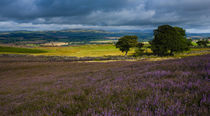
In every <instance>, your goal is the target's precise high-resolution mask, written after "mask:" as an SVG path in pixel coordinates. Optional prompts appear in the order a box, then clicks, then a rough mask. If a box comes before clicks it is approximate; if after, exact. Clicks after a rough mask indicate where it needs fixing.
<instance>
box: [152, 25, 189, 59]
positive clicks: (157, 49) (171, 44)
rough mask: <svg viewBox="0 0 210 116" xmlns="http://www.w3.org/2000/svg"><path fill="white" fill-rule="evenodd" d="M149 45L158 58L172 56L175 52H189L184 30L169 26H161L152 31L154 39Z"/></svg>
mask: <svg viewBox="0 0 210 116" xmlns="http://www.w3.org/2000/svg"><path fill="white" fill-rule="evenodd" d="M150 44H151V49H152V51H153V53H154V54H156V55H159V56H164V55H168V54H170V55H174V53H175V52H183V51H185V50H189V41H188V40H187V39H186V33H185V30H184V29H182V28H180V27H172V26H170V25H162V26H159V27H158V29H156V30H154V39H153V40H152V41H151V42H150Z"/></svg>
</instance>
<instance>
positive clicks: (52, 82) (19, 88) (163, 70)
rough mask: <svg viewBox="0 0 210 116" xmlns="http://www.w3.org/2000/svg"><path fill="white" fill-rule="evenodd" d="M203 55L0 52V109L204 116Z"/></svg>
mask: <svg viewBox="0 0 210 116" xmlns="http://www.w3.org/2000/svg"><path fill="white" fill-rule="evenodd" d="M2 59H3V60H2ZM5 59H7V60H8V62H5ZM23 59H25V57H23ZM209 60H210V55H206V56H196V57H189V58H185V59H176V60H169V61H157V62H125V61H121V62H108V63H77V62H19V61H17V62H9V59H8V58H7V56H4V57H0V75H1V76H0V106H1V107H0V114H1V115H5V116H6V115H31V116H37V115H76V114H80V115H88V114H89V115H114V114H115V115H116V114H118V115H202V116H207V115H208V114H209V113H210V112H209V104H210V102H209V101H210V98H209V92H210V90H209V86H210V83H209V80H208V79H209V77H208V73H209V69H210V68H209V67H210V65H209V62H210V61H209Z"/></svg>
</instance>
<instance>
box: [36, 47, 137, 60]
mask: <svg viewBox="0 0 210 116" xmlns="http://www.w3.org/2000/svg"><path fill="white" fill-rule="evenodd" d="M38 49H42V50H46V51H48V52H47V53H41V54H35V55H55V56H76V57H98V56H117V55H124V53H122V52H120V50H119V49H117V48H115V46H114V45H111V44H108V45H80V46H70V47H38ZM133 53H134V49H133V50H131V51H130V52H129V55H132V54H133Z"/></svg>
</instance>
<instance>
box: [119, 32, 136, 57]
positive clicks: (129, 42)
mask: <svg viewBox="0 0 210 116" xmlns="http://www.w3.org/2000/svg"><path fill="white" fill-rule="evenodd" d="M137 40H138V37H137V36H128V35H127V36H123V37H121V38H120V39H119V40H118V42H117V43H116V48H119V49H120V51H122V52H125V56H127V54H128V51H129V50H130V48H132V47H136V46H137V43H138V41H137Z"/></svg>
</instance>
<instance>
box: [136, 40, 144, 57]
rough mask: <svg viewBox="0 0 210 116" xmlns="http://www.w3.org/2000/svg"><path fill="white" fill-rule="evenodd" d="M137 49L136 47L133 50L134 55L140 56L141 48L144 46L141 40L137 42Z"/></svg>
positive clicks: (142, 51) (141, 53)
mask: <svg viewBox="0 0 210 116" xmlns="http://www.w3.org/2000/svg"><path fill="white" fill-rule="evenodd" d="M136 47H137V49H136V51H135V54H134V55H135V56H140V55H143V53H144V49H142V48H143V47H144V44H143V43H141V42H139V43H138V44H137V46H136Z"/></svg>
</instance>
